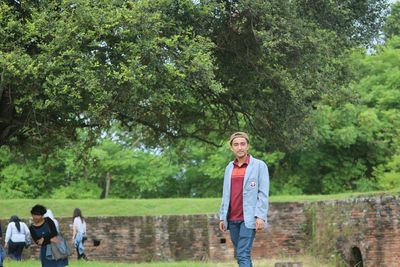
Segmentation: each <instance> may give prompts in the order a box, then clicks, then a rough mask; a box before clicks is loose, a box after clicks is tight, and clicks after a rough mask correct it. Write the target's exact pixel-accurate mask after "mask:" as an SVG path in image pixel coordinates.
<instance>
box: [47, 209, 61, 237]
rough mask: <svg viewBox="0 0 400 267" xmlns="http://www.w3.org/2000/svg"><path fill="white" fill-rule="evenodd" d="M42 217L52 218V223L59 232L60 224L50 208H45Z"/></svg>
mask: <svg viewBox="0 0 400 267" xmlns="http://www.w3.org/2000/svg"><path fill="white" fill-rule="evenodd" d="M43 217H45V218H50V219H52V220H53V222H54V225H55V226H56V229H57V233H60V224H59V223H58V221H57V220H56V218H54V214H53V212H52V211H51V210H49V209H47V211H46V213H45V214H44V215H43Z"/></svg>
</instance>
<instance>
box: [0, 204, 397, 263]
mask: <svg viewBox="0 0 400 267" xmlns="http://www.w3.org/2000/svg"><path fill="white" fill-rule="evenodd" d="M399 220H400V197H399V196H382V197H374V198H356V199H348V200H345V201H327V202H313V203H272V204H271V205H270V212H269V228H268V230H267V231H266V232H261V233H257V235H256V239H255V241H254V247H253V258H256V259H261V258H270V257H273V256H285V255H295V254H298V253H303V252H310V251H311V252H313V253H316V254H318V255H322V256H325V257H327V258H328V257H329V258H331V257H332V256H335V255H339V256H340V257H342V258H343V259H344V260H345V261H346V262H348V263H349V262H350V261H351V258H352V253H351V251H352V250H353V249H354V248H356V249H359V251H360V252H361V255H362V260H363V263H364V266H373V267H375V266H385V267H392V266H393V267H395V266H396V267H397V266H400V226H399ZM218 221H219V219H218V217H217V215H216V214H209V215H187V216H153V217H150V216H137V217H96V218H94V217H92V218H87V227H88V236H89V240H88V241H87V243H86V251H87V255H88V257H89V258H91V259H96V260H105V261H170V260H195V261H200V260H207V259H211V260H215V261H226V260H229V261H232V259H233V247H232V244H231V241H230V238H229V233H228V232H227V233H221V232H220V231H219V230H218ZM59 222H60V225H61V229H62V231H63V232H64V234H65V236H66V237H67V238H68V239H70V238H71V237H70V236H71V232H72V231H71V219H70V218H60V219H59ZM2 226H3V228H5V226H6V222H5V221H4V220H3V221H2ZM3 231H5V229H3ZM94 239H98V240H100V242H101V243H100V246H97V247H95V246H93V240H94ZM35 255H37V249H35V248H31V249H28V250H26V252H25V257H35Z"/></svg>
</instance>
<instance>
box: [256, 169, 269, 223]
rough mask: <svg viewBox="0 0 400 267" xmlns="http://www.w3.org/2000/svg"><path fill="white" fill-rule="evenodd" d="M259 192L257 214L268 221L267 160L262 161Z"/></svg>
mask: <svg viewBox="0 0 400 267" xmlns="http://www.w3.org/2000/svg"><path fill="white" fill-rule="evenodd" d="M259 168H260V170H259V177H258V179H259V180H258V184H259V186H258V194H257V206H256V212H255V216H256V217H257V218H260V219H262V220H264V221H265V222H267V214H268V207H269V173H268V167H267V165H266V164H265V162H263V161H261V162H260V167H259Z"/></svg>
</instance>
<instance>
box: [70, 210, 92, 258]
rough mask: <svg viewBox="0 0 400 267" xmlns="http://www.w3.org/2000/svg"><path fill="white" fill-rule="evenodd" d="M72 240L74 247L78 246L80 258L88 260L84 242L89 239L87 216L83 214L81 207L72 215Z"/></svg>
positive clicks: (77, 250)
mask: <svg viewBox="0 0 400 267" xmlns="http://www.w3.org/2000/svg"><path fill="white" fill-rule="evenodd" d="M72 221H73V225H72V242H73V244H74V247H75V248H76V252H77V255H78V260H80V259H84V260H88V258H87V257H86V255H85V247H84V243H85V240H86V239H87V237H86V222H85V218H84V217H83V215H82V211H81V210H80V209H79V208H76V209H75V210H74V213H73V215H72Z"/></svg>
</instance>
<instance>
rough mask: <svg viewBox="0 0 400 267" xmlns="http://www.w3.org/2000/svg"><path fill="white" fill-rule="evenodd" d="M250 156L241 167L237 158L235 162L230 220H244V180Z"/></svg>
mask: <svg viewBox="0 0 400 267" xmlns="http://www.w3.org/2000/svg"><path fill="white" fill-rule="evenodd" d="M249 161H250V156H249V155H248V156H247V158H246V162H245V163H243V164H242V166H240V167H239V165H238V162H237V160H235V161H234V162H233V165H234V166H233V171H232V177H231V201H230V205H229V212H228V221H243V220H244V217H243V180H244V175H245V173H246V168H247V165H249Z"/></svg>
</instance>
